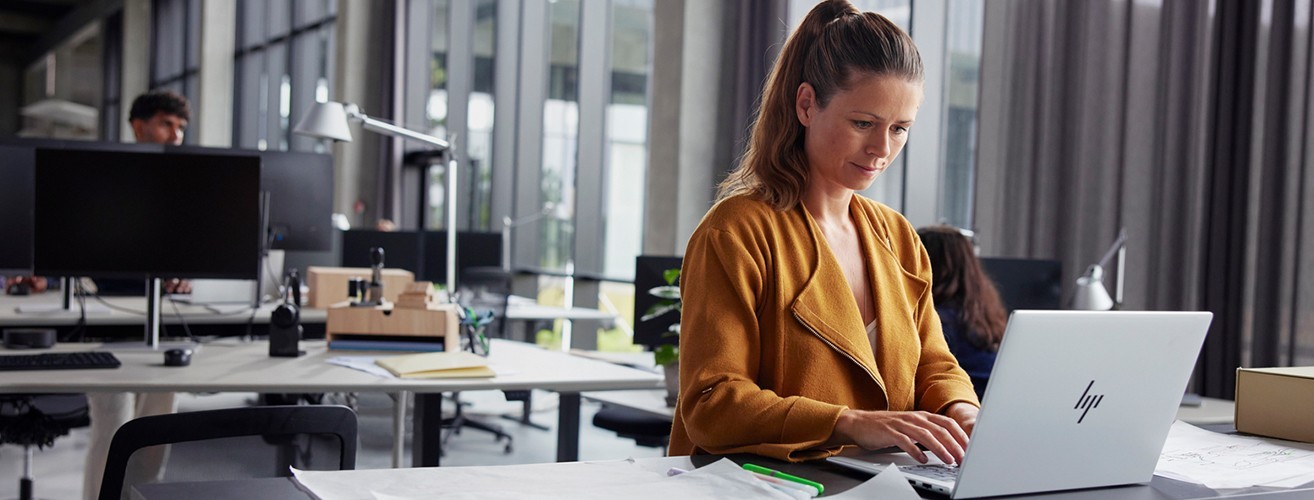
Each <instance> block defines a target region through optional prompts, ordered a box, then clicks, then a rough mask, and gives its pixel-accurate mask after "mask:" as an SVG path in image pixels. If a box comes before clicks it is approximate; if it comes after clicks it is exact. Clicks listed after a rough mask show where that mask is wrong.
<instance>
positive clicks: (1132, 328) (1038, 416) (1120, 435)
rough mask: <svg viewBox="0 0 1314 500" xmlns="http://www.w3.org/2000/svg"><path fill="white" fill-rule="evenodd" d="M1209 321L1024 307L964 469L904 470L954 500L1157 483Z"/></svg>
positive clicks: (1204, 316)
mask: <svg viewBox="0 0 1314 500" xmlns="http://www.w3.org/2000/svg"><path fill="white" fill-rule="evenodd" d="M1212 319H1213V314H1212V313H1209V312H1152V311H1016V312H1014V313H1013V314H1012V316H1011V317H1010V318H1009V321H1008V327H1007V329H1006V330H1005V333H1004V340H1003V344H1002V345H1001V346H1000V348H999V355H998V357H997V358H996V360H995V367H994V370H993V371H992V372H991V374H990V383H989V385H987V386H986V392H985V397H984V398H983V400H982V401H983V402H982V405H981V414H980V415H979V416H978V417H977V423H976V428H975V429H974V430H973V431H972V437H971V441H970V442H969V443H968V446H967V453H966V455H965V456H964V457H963V463H962V465H961V466H959V467H957V468H950V467H947V466H944V465H938V466H930V467H927V466H920V465H915V466H903V465H900V470H901V471H902V472H903V473H904V475H905V476H907V477H908V481H909V482H911V483H912V484H913V486H915V487H918V488H922V489H927V490H931V491H936V492H939V493H944V494H948V495H950V496H951V497H952V498H977V497H985V496H994V495H1011V494H1020V493H1035V492H1045V491H1058V490H1072V489H1079V488H1095V487H1102V486H1113V485H1121V484H1133V483H1148V482H1150V479H1152V478H1153V476H1154V467H1155V464H1157V463H1158V461H1159V453H1160V451H1162V449H1163V443H1164V441H1165V440H1166V439H1167V437H1168V430H1169V428H1170V427H1171V426H1172V424H1173V421H1174V420H1176V415H1177V408H1178V404H1179V403H1180V402H1181V400H1182V393H1183V392H1185V390H1186V384H1187V380H1188V378H1189V377H1190V375H1191V371H1192V369H1193V368H1194V367H1195V361H1196V357H1197V356H1198V355H1199V353H1200V347H1201V345H1203V343H1204V338H1205V334H1206V333H1207V332H1208V330H1209V323H1210V321H1211V320H1212ZM867 455H868V456H869V455H870V454H867ZM928 456H931V455H930V454H929V453H928ZM931 457H932V459H933V460H934V456H931ZM886 458H887V459H888V458H889V456H886ZM829 461H830V462H833V463H836V464H838V465H841V466H844V467H847V468H851V469H857V470H862V471H865V472H872V473H878V472H879V471H880V470H883V469H884V467H885V464H876V463H873V462H870V461H867V460H863V459H862V458H861V457H844V456H841V457H831V458H830V459H829ZM919 469H939V470H940V472H944V471H945V469H948V471H949V472H950V475H949V477H948V478H937V477H934V476H937V475H939V474H934V473H932V474H922V473H920V472H918V470H919ZM954 473H956V476H957V477H956V480H955V479H954V478H953V475H954Z"/></svg>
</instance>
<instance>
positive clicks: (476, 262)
mask: <svg viewBox="0 0 1314 500" xmlns="http://www.w3.org/2000/svg"><path fill="white" fill-rule="evenodd" d="M475 267H483V268H490V267H494V268H500V267H502V234H501V233H485V232H477V231H457V232H456V270H457V271H456V276H457V278H460V276H461V271H462V270H464V269H470V268H475ZM417 276H418V275H417ZM423 279H424V280H426V281H432V282H434V283H446V282H447V231H425V232H424V277H423ZM457 285H458V286H459V285H460V283H459V280H458V283H457Z"/></svg>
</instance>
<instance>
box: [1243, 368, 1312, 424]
mask: <svg viewBox="0 0 1314 500" xmlns="http://www.w3.org/2000/svg"><path fill="white" fill-rule="evenodd" d="M1311 415H1314V366H1304V367H1290V368H1237V370H1236V430H1238V431H1241V432H1246V433H1250V434H1257V435H1260V436H1269V437H1275V438H1279V439H1287V440H1291V441H1304V442H1306V443H1314V424H1312V422H1314V420H1311Z"/></svg>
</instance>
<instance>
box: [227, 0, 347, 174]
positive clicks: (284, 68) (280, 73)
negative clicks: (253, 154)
mask: <svg viewBox="0 0 1314 500" xmlns="http://www.w3.org/2000/svg"><path fill="white" fill-rule="evenodd" d="M336 17H337V2H334V1H331V0H298V1H292V2H265V1H261V0H239V1H238V3H237V41H236V55H235V60H234V73H235V78H234V80H235V82H234V83H235V84H234V96H233V146H235V147H239V148H252V149H260V150H265V149H275V150H288V149H293V150H299V151H319V150H322V149H323V148H324V147H325V146H324V143H323V141H318V140H315V139H311V138H307V137H296V138H293V137H292V134H291V128H292V125H294V123H292V117H293V116H297V117H300V116H301V115H303V114H304V113H305V111H306V109H307V108H308V107H309V106H310V104H311V103H313V102H315V101H326V100H328V96H329V95H330V94H331V93H332V89H331V83H330V78H329V75H331V74H332V65H333V60H332V59H333V58H332V57H330V55H331V54H332V53H333V49H334V44H333V30H334V20H335V19H336Z"/></svg>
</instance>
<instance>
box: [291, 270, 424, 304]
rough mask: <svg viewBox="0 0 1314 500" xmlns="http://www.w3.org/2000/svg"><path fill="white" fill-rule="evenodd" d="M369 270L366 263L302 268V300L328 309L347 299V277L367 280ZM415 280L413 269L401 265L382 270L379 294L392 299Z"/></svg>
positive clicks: (369, 273)
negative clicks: (305, 294) (411, 270)
mask: <svg viewBox="0 0 1314 500" xmlns="http://www.w3.org/2000/svg"><path fill="white" fill-rule="evenodd" d="M371 274H373V271H371V270H370V268H368V267H320V266H310V267H308V268H306V287H307V288H309V289H310V293H309V294H308V296H307V297H306V303H307V304H309V305H310V307H311V308H313V309H328V308H329V306H332V305H333V304H336V303H338V302H342V301H344V300H347V280H349V279H351V278H364V279H365V281H366V282H369V280H370V275H371ZM414 281H415V273H412V272H410V271H407V270H405V269H387V268H385V269H384V270H383V298H384V299H386V300H388V301H396V300H397V296H398V295H401V293H402V292H404V291H406V286H407V285H410V284H411V283H412V282H414Z"/></svg>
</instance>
